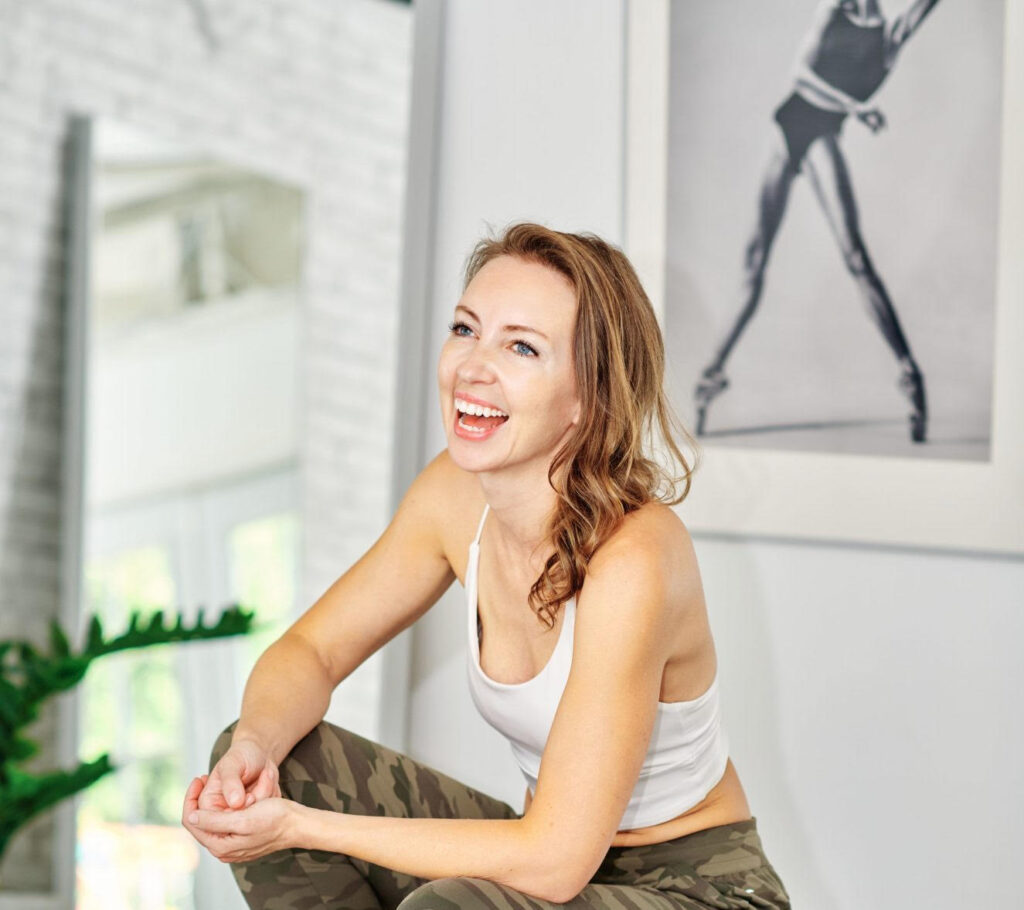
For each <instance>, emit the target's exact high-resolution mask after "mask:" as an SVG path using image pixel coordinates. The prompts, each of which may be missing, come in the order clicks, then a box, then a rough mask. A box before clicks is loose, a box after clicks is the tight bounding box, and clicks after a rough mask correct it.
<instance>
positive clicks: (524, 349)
mask: <svg viewBox="0 0 1024 910" xmlns="http://www.w3.org/2000/svg"><path fill="white" fill-rule="evenodd" d="M512 350H514V351H515V352H516V353H517V354H518V355H519V356H520V357H536V356H537V350H536V348H534V347H532V346H531V345H528V344H527V343H526V342H525V341H513V342H512Z"/></svg>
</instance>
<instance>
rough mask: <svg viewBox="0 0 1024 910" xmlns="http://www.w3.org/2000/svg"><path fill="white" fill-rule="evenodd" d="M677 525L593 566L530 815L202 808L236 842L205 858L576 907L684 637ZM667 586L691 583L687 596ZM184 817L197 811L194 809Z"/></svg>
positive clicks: (271, 804) (654, 527) (201, 821)
mask: <svg viewBox="0 0 1024 910" xmlns="http://www.w3.org/2000/svg"><path fill="white" fill-rule="evenodd" d="M665 511H666V512H668V511H669V510H667V509H666V510H665ZM671 521H674V522H676V524H677V525H678V529H677V530H676V531H675V533H674V534H673V533H667V530H666V529H668V525H667V523H666V519H665V517H664V515H662V516H661V517H660V519H659V522H654V523H652V522H647V523H646V524H644V523H635V522H634V523H632V524H633V527H634V528H637V530H636V531H634V532H632V533H630V534H622V532H616V538H613V539H612V540H610V541H608V542H607V543H606V544H605V545H604V546H603V547H602V548H601V550H599V551H598V553H597V554H595V556H594V558H593V559H592V560H591V564H590V570H589V572H588V576H587V581H586V583H585V585H584V590H583V591H581V592H580V596H579V598H578V600H579V606H578V608H577V611H576V629H575V635H574V640H573V660H572V667H571V670H570V673H569V680H568V682H567V684H566V687H565V690H564V693H563V695H562V698H561V701H560V703H559V706H558V709H557V712H556V714H555V719H554V723H553V725H552V729H551V732H550V735H549V737H548V740H547V744H546V747H545V750H544V756H543V761H542V763H541V773H540V779H539V781H538V784H537V793H536V796H535V798H534V801H533V803H532V805H531V806H530V807H529V809H528V811H527V812H526V813H525V815H524V816H523V817H522V818H519V819H494V820H491V819H485V820H481V819H433V818H389V817H382V816H362V815H347V814H343V813H338V812H328V811H324V810H319V809H311V808H308V807H305V806H300V805H298V804H295V803H289V802H287V801H285V800H277V799H271V800H264V801H263V802H261V803H258V804H257V805H255V806H253V807H252V808H251V809H247V810H244V811H240V812H232V813H227V812H205V811H199V812H196V819H197V821H196V822H195V823H190V824H194V825H195V826H196V827H197V828H198V832H199V833H198V834H197V837H200V838H201V839H204V838H205V839H208V840H212V839H213V838H216V836H217V834H215V833H214V832H221V836H222V837H223V834H224V833H227V832H230V833H228V840H227V841H226V842H222V843H221V844H220V845H219V846H217V845H216V844H215V846H214V847H213V848H211V849H214V850H215V851H220V852H219V853H218V855H221V857H222V858H224V859H226V860H227V861H239V860H245V859H249V858H253V857H256V856H262V855H264V854H266V853H268V852H272V851H273V850H277V849H281V848H282V847H300V848H305V849H314V850H324V851H329V852H332V853H343V854H347V855H349V856H355V857H359V858H360V859H363V860H366V861H367V862H371V863H374V864H377V865H380V866H384V867H387V868H390V869H395V870H397V871H399V872H405V873H407V874H409V875H413V876H417V877H421V878H428V879H435V878H444V877H448V876H471V877H477V878H484V879H489V880H491V881H496V882H499V883H502V884H506V885H508V886H510V887H513V888H516V889H517V890H520V891H522V892H524V893H526V894H529V895H533V896H535V897H539V898H542V899H545V900H551V901H555V902H558V903H564V902H566V901H569V900H571V899H572V898H573V897H574V896H575V895H576V894H578V893H579V891H580V890H581V889H582V888H583V886H584V885H585V884H586V883H587V882H588V881H589V880H590V878H591V877H592V876H593V874H594V872H595V871H596V870H597V868H598V866H599V865H600V863H601V860H602V859H603V857H604V856H605V854H606V853H607V850H608V847H609V845H610V844H611V841H612V839H613V837H614V835H615V832H616V830H617V827H618V824H619V823H620V821H621V819H622V814H623V812H624V811H625V808H626V805H627V804H628V802H629V798H630V795H631V794H632V791H633V787H634V786H635V783H636V779H637V776H638V774H639V771H640V767H641V765H642V763H643V759H644V756H645V754H646V751H647V746H648V742H649V740H650V736H651V732H652V730H653V725H654V720H655V716H656V713H657V701H658V695H659V691H660V686H661V677H662V673H663V670H664V666H665V663H666V660H667V658H668V654H669V651H670V649H671V642H672V641H673V640H677V639H676V634H677V631H678V629H677V625H676V623H677V622H678V616H676V617H675V619H673V618H672V617H671V616H670V614H669V610H668V609H667V608H666V603H667V598H669V597H672V598H679V597H686V596H688V594H687V591H691V593H692V591H694V590H696V589H695V588H692V586H693V585H694V584H698V585H699V582H696V574H695V572H686V571H683V572H680V571H679V565H680V563H681V562H682V561H683V560H682V558H681V554H680V553H679V552H678V551H679V547H678V541H679V534H680V530H679V529H682V523H681V522H679V521H678V519H677V518H675V516H674V515H672V516H671ZM668 530H669V531H671V529H668ZM681 533H682V534H685V530H682V531H681ZM620 535H621V536H620ZM673 550H674V551H675V552H670V551H673ZM689 552H691V551H689V550H687V553H689ZM685 555H686V553H684V554H682V556H685ZM668 576H675V577H676V579H678V577H679V576H686V578H687V579H689V580H688V581H687V582H686V583H684V585H683V590H680V584H679V582H678V580H674V581H672V582H667V581H666V578H667V577H668ZM687 586H689V587H687ZM693 596H694V597H696V596H697V595H696V594H694V595H693ZM702 603H703V601H702V600H700V604H702ZM185 811H186V815H188V814H190V806H189V805H188V803H186V810H185ZM281 832H284V833H283V834H281Z"/></svg>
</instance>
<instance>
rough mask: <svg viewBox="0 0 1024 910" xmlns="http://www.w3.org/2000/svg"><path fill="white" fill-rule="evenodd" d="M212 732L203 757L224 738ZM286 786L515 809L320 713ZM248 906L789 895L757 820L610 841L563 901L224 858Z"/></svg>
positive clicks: (334, 794) (452, 907) (455, 812)
mask: <svg viewBox="0 0 1024 910" xmlns="http://www.w3.org/2000/svg"><path fill="white" fill-rule="evenodd" d="M234 726H235V725H234V724H232V725H231V726H230V727H228V728H227V730H225V731H224V733H222V734H221V736H220V737H219V738H218V740H217V742H216V744H215V746H214V749H213V754H212V756H211V763H210V765H211V768H212V766H213V765H214V764H215V763H216V762H217V760H218V759H219V758H220V756H221V755H223V754H224V752H226V751H227V748H228V746H229V745H230V743H231V732H232V731H233V730H234ZM280 772H281V776H280V782H281V791H282V793H283V794H284V796H285V797H287V798H289V799H293V800H296V801H297V802H301V803H303V804H305V805H307V806H312V807H315V808H318V809H328V810H332V811H335V812H347V813H351V814H353V815H388V816H392V817H406V818H409V817H411V818H425V817H426V818H496V819H498V818H508V819H512V818H518V817H519V813H517V812H516V811H515V810H514V809H513V808H512V807H511V806H509V805H508V804H507V803H503V802H501V801H499V800H497V799H494V798H492V797H490V796H487V795H486V794H485V793H481V792H480V791H479V790H474V789H472V788H470V787H467V786H466V785H465V784H461V783H459V782H458V781H457V780H454V779H453V778H451V777H448V776H446V775H444V774H442V773H440V772H439V771H435V770H434V769H433V768H429V767H427V766H426V765H424V764H422V763H420V762H417V761H414V760H413V759H411V758H409V757H408V756H407V755H403V754H401V753H399V752H395V751H393V750H391V749H388V748H386V747H385V746H382V745H380V744H378V743H375V742H371V741H370V740H368V739H364V738H363V737H361V736H358V735H356V734H355V733H351V732H349V731H347V730H343V729H341V728H340V727H336V726H333V725H332V724H328V723H326V722H324V723H321V724H320V725H319V726H317V727H316V728H314V729H313V730H312V731H311V732H310V733H309V735H307V736H306V737H305V738H303V739H302V740H300V741H299V742H298V743H297V744H296V746H295V748H294V749H293V750H292V751H291V753H290V754H289V755H288V757H287V758H285V760H284V761H283V762H282V763H281V766H280ZM231 870H232V872H233V873H234V876H235V879H236V880H237V882H238V885H239V887H240V888H241V889H242V894H243V895H244V896H245V900H246V901H247V902H248V904H249V906H250V907H251V908H253V910H395V908H398V907H399V906H401V910H456V908H472V910H552V908H555V907H572V908H575V910H591V908H593V910H708V908H716V910H740V908H746V910H754V908H759V910H788V908H789V906H790V903H789V896H788V895H787V893H786V889H785V887H784V886H783V884H782V882H781V881H780V879H779V877H778V875H777V874H776V872H775V870H774V869H773V868H772V866H771V864H770V863H769V862H768V859H767V858H766V857H765V855H764V852H763V850H762V848H761V840H760V838H759V837H758V834H757V827H756V820H755V819H753V818H750V819H747V820H746V821H741V822H734V823H732V824H728V825H720V826H718V827H715V828H707V829H705V830H703V831H698V832H696V833H694V834H687V835H684V836H683V837H677V838H675V839H674V840H669V841H664V842H662V843H658V844H650V845H647V846H642V847H611V848H610V849H609V850H608V853H607V855H606V856H605V858H604V860H603V861H602V863H601V866H600V868H599V869H598V870H597V872H596V873H595V874H594V876H593V878H592V879H591V881H590V884H588V885H587V886H586V887H585V888H584V889H583V890H582V891H581V892H580V893H579V895H577V896H576V897H575V898H573V900H571V901H569V902H568V903H567V904H556V903H553V902H551V901H546V900H540V899H538V898H535V897H532V896H529V895H526V894H524V893H523V892H520V891H517V890H515V889H514V888H510V887H508V886H506V885H500V884H497V883H496V882H492V881H489V880H487V879H482V878H473V877H469V876H459V877H453V878H440V879H433V880H430V879H422V878H416V877H414V876H411V875H406V874H404V873H401V872H395V871H394V870H392V869H387V868H385V867H383V866H377V865H374V864H373V863H368V862H365V861H364V860H361V859H358V858H356V857H350V856H345V855H343V854H339V853H326V852H323V851H318V850H298V849H295V850H282V851H279V852H277V853H271V854H268V855H267V856H265V857H262V858H261V859H259V860H257V861H255V862H251V863H237V864H233V865H232V866H231Z"/></svg>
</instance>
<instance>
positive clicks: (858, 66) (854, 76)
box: [775, 4, 889, 170]
mask: <svg viewBox="0 0 1024 910" xmlns="http://www.w3.org/2000/svg"><path fill="white" fill-rule="evenodd" d="M810 66H811V69H812V70H813V71H814V72H815V73H816V74H817V75H818V76H820V77H821V78H822V79H823V80H824V81H825V82H827V83H828V84H829V85H833V86H835V87H836V88H837V89H839V90H840V91H842V92H845V93H846V94H847V95H851V96H852V97H854V98H856V99H857V100H858V101H866V100H867V99H868V98H870V97H871V95H872V94H873V93H874V92H875V91H876V90H877V89H878V87H879V86H880V85H881V84H882V82H883V81H884V79H885V77H886V76H887V75H888V72H889V71H888V68H887V64H886V59H885V25H884V24H883V23H878V24H877V25H857V23H855V22H854V21H853V20H852V19H850V17H849V16H848V15H847V14H846V12H845V11H844V5H843V4H838V5H837V6H836V8H835V9H834V10H833V11H832V15H831V17H830V18H829V20H828V23H827V24H826V26H825V30H824V32H823V33H822V36H821V41H820V42H819V43H818V46H817V48H816V49H815V53H814V56H813V58H812V60H811V61H810ZM845 119H846V114H845V113H842V112H841V111H830V110H827V109H825V108H822V107H818V106H817V105H816V104H812V103H811V102H809V101H807V99H806V98H804V97H803V96H802V95H800V94H798V93H796V92H793V93H792V94H790V95H789V96H788V97H787V98H786V100H785V101H783V102H782V104H780V105H779V106H778V107H777V108H776V109H775V121H776V122H777V123H778V124H779V126H780V127H782V133H783V136H785V139H786V147H787V148H788V150H789V160H790V162H791V163H792V165H793V167H795V168H796V169H797V170H799V169H800V163H801V162H802V161H803V158H804V155H805V154H806V153H807V148H808V146H810V144H811V143H812V142H813V141H814V140H815V139H817V138H818V137H819V136H824V135H828V134H830V133H831V134H834V135H838V134H839V130H840V128H841V127H842V125H843V121H844V120H845Z"/></svg>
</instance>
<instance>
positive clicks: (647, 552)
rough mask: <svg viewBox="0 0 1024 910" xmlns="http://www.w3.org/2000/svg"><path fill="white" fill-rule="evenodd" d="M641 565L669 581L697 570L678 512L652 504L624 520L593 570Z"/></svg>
mask: <svg viewBox="0 0 1024 910" xmlns="http://www.w3.org/2000/svg"><path fill="white" fill-rule="evenodd" d="M623 563H626V564H638V565H640V566H643V567H644V568H645V571H652V570H655V571H657V572H658V573H659V574H661V575H663V576H664V577H665V578H666V579H671V578H672V577H673V576H675V575H676V574H678V573H680V572H682V573H686V572H687V571H689V570H691V569H694V570H695V569H696V565H697V560H696V555H695V554H694V550H693V542H692V540H691V539H690V533H689V531H687V529H686V525H685V524H683V521H682V519H681V518H680V517H679V516H678V515H677V514H676V513H675V511H674V510H673V509H672V508H671V507H669V506H667V505H665V504H664V503H662V502H648V503H645V504H644V505H643V506H641V507H640V508H639V509H636V510H634V511H633V512H630V513H629V514H628V515H626V517H625V518H623V519H622V522H621V523H620V524H619V526H618V527H617V528H616V529H615V531H614V532H613V533H612V535H611V536H610V537H609V538H608V539H607V540H606V541H605V542H604V543H603V544H602V545H601V547H600V548H599V549H598V551H597V552H596V553H595V554H594V558H593V559H592V560H591V570H592V571H601V570H602V569H606V568H610V567H613V566H618V565H621V564H623Z"/></svg>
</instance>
